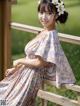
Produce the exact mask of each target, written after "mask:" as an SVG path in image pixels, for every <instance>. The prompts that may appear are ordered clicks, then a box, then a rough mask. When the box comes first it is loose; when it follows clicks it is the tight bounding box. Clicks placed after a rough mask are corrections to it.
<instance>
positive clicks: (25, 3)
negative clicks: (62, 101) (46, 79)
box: [12, 0, 80, 106]
mask: <svg viewBox="0 0 80 106" xmlns="http://www.w3.org/2000/svg"><path fill="white" fill-rule="evenodd" d="M64 3H65V8H66V10H67V11H68V13H69V18H68V21H67V22H66V23H65V24H64V25H63V24H62V25H61V24H59V23H58V24H57V30H58V32H60V33H66V34H71V35H74V36H80V0H64ZM37 4H38V3H37V0H17V3H15V4H13V5H12V22H18V23H22V24H27V25H32V26H37V27H42V26H41V24H40V23H39V20H38V16H37ZM34 36H36V35H35V34H32V33H27V32H22V31H18V30H13V29H12V59H13V60H14V59H18V58H21V57H24V55H25V53H24V47H25V45H26V44H27V42H28V41H29V40H30V39H32V38H33V37H34ZM61 45H62V47H63V50H64V52H65V54H66V56H67V58H68V60H69V63H70V65H71V67H72V69H73V72H74V74H75V77H76V79H77V81H76V83H77V84H79V85H80V45H74V44H69V43H65V42H61ZM47 89H48V90H50V91H52V92H56V93H58V94H61V95H65V96H68V97H70V98H75V99H76V95H77V94H76V93H75V92H71V91H69V90H66V89H63V90H62V89H60V90H57V89H56V88H55V87H51V86H48V87H47ZM37 99H38V98H37ZM39 104H40V100H38V101H37V104H36V106H39ZM48 105H49V106H53V104H52V103H50V102H49V103H48ZM54 106H56V105H55V104H54Z"/></svg>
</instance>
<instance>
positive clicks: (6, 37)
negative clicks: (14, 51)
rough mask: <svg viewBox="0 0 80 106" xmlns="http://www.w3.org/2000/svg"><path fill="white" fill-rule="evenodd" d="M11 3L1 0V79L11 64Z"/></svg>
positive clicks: (7, 0)
mask: <svg viewBox="0 0 80 106" xmlns="http://www.w3.org/2000/svg"><path fill="white" fill-rule="evenodd" d="M10 20H11V3H10V1H9V0H0V34H1V35H0V68H1V69H0V73H1V74H2V75H1V76H0V80H2V79H3V77H4V75H3V74H4V71H5V70H6V69H7V68H9V66H10V64H11V34H10V31H11V29H10V23H11V21H10Z"/></svg>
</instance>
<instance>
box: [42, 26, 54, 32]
mask: <svg viewBox="0 0 80 106" xmlns="http://www.w3.org/2000/svg"><path fill="white" fill-rule="evenodd" d="M44 29H46V30H48V31H51V30H55V29H56V26H51V27H48V28H46V27H45V28H44Z"/></svg>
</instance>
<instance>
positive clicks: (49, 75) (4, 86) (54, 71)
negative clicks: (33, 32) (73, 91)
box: [0, 30, 75, 106]
mask: <svg viewBox="0 0 80 106" xmlns="http://www.w3.org/2000/svg"><path fill="white" fill-rule="evenodd" d="M41 35H42V36H43V37H42V39H39V40H36V41H35V42H34V40H32V41H31V42H29V43H28V44H27V45H26V46H25V54H26V58H27V57H28V58H31V59H34V58H35V57H36V56H40V57H41V58H42V59H43V60H44V61H46V62H49V63H52V66H51V67H49V68H44V67H39V68H28V67H26V66H22V67H21V68H20V69H19V70H17V71H16V72H15V73H13V74H12V75H9V76H7V77H5V78H4V79H3V80H2V81H1V82H0V100H6V105H7V106H35V98H36V95H37V92H38V90H39V89H40V88H41V85H42V83H43V81H44V80H51V81H54V80H55V81H56V87H59V86H60V85H61V84H64V83H70V84H72V83H75V77H74V75H73V72H72V69H71V67H70V65H69V63H68V60H67V58H66V56H65V54H64V52H63V50H62V47H61V45H60V42H59V39H58V33H57V31H56V30H52V31H42V32H41ZM54 64H55V67H54Z"/></svg>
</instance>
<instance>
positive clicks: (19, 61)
mask: <svg viewBox="0 0 80 106" xmlns="http://www.w3.org/2000/svg"><path fill="white" fill-rule="evenodd" d="M20 64H21V59H18V60H15V61H14V62H13V67H17V66H18V65H20Z"/></svg>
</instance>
